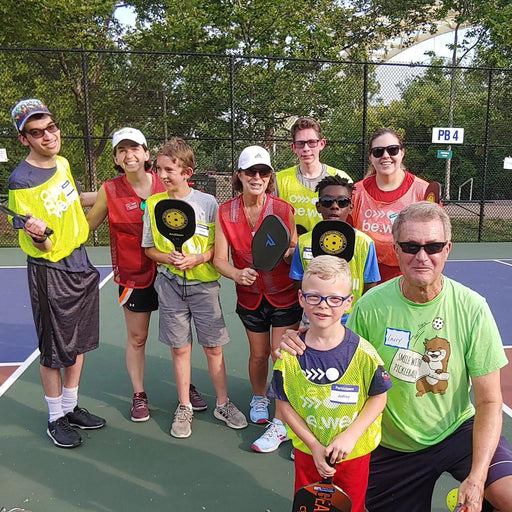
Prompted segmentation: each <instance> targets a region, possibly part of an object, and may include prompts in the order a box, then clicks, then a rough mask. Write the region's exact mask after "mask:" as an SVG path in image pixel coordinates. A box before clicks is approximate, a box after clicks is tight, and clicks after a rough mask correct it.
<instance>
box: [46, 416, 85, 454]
mask: <svg viewBox="0 0 512 512" xmlns="http://www.w3.org/2000/svg"><path fill="white" fill-rule="evenodd" d="M46 433H47V434H48V436H49V437H50V439H51V440H52V441H53V444H55V445H56V446H60V447H61V448H76V447H77V446H80V445H81V444H82V438H81V437H80V434H79V433H78V432H75V431H74V430H73V429H72V428H71V425H70V424H69V421H68V418H67V417H66V416H62V417H61V418H58V419H57V420H55V421H52V422H51V423H50V422H48V428H47V429H46Z"/></svg>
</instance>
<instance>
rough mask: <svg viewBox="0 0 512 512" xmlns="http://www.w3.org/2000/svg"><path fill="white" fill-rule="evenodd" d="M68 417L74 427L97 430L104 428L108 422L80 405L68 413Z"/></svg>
mask: <svg viewBox="0 0 512 512" xmlns="http://www.w3.org/2000/svg"><path fill="white" fill-rule="evenodd" d="M66 418H67V419H68V421H69V424H70V425H71V426H72V427H78V428H81V429H82V430H95V429H97V428H103V427H104V426H105V425H106V424H107V421H106V420H105V419H103V418H100V417H99V416H96V415H95V414H91V413H90V412H89V411H88V410H87V409H84V408H83V407H78V405H77V406H75V408H74V409H73V410H72V411H71V412H68V413H67V414H66Z"/></svg>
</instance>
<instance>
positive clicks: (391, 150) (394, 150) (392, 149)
mask: <svg viewBox="0 0 512 512" xmlns="http://www.w3.org/2000/svg"><path fill="white" fill-rule="evenodd" d="M401 149H402V146H400V145H398V144H393V145H392V146H386V147H382V146H377V147H375V148H372V149H370V153H371V154H372V155H373V156H374V157H375V158H380V157H381V156H382V155H383V154H384V151H386V152H387V154H388V155H389V156H396V155H398V152H399V151H400V150H401Z"/></svg>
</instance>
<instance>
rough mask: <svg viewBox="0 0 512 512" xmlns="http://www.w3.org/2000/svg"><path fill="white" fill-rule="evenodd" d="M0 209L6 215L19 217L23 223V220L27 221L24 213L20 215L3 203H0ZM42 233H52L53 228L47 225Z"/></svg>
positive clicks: (47, 234) (48, 234)
mask: <svg viewBox="0 0 512 512" xmlns="http://www.w3.org/2000/svg"><path fill="white" fill-rule="evenodd" d="M0 211H2V212H3V213H6V214H7V215H10V216H11V217H14V218H15V219H20V220H21V221H23V224H25V222H27V220H28V217H27V216H26V215H21V214H20V213H16V212H15V211H13V210H11V209H10V208H7V206H4V205H0ZM44 234H45V235H46V236H50V235H53V229H52V228H49V227H47V228H46V229H45V230H44Z"/></svg>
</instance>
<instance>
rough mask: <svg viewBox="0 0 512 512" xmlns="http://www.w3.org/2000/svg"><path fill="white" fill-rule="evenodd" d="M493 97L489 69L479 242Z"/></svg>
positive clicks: (483, 210) (487, 165)
mask: <svg viewBox="0 0 512 512" xmlns="http://www.w3.org/2000/svg"><path fill="white" fill-rule="evenodd" d="M491 97H492V69H489V85H488V88H487V115H486V118H485V145H484V169H483V173H482V196H481V198H480V218H479V220H478V241H479V242H481V241H482V231H483V229H484V215H485V194H486V188H485V187H486V184H487V169H488V167H489V146H490V140H491Z"/></svg>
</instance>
